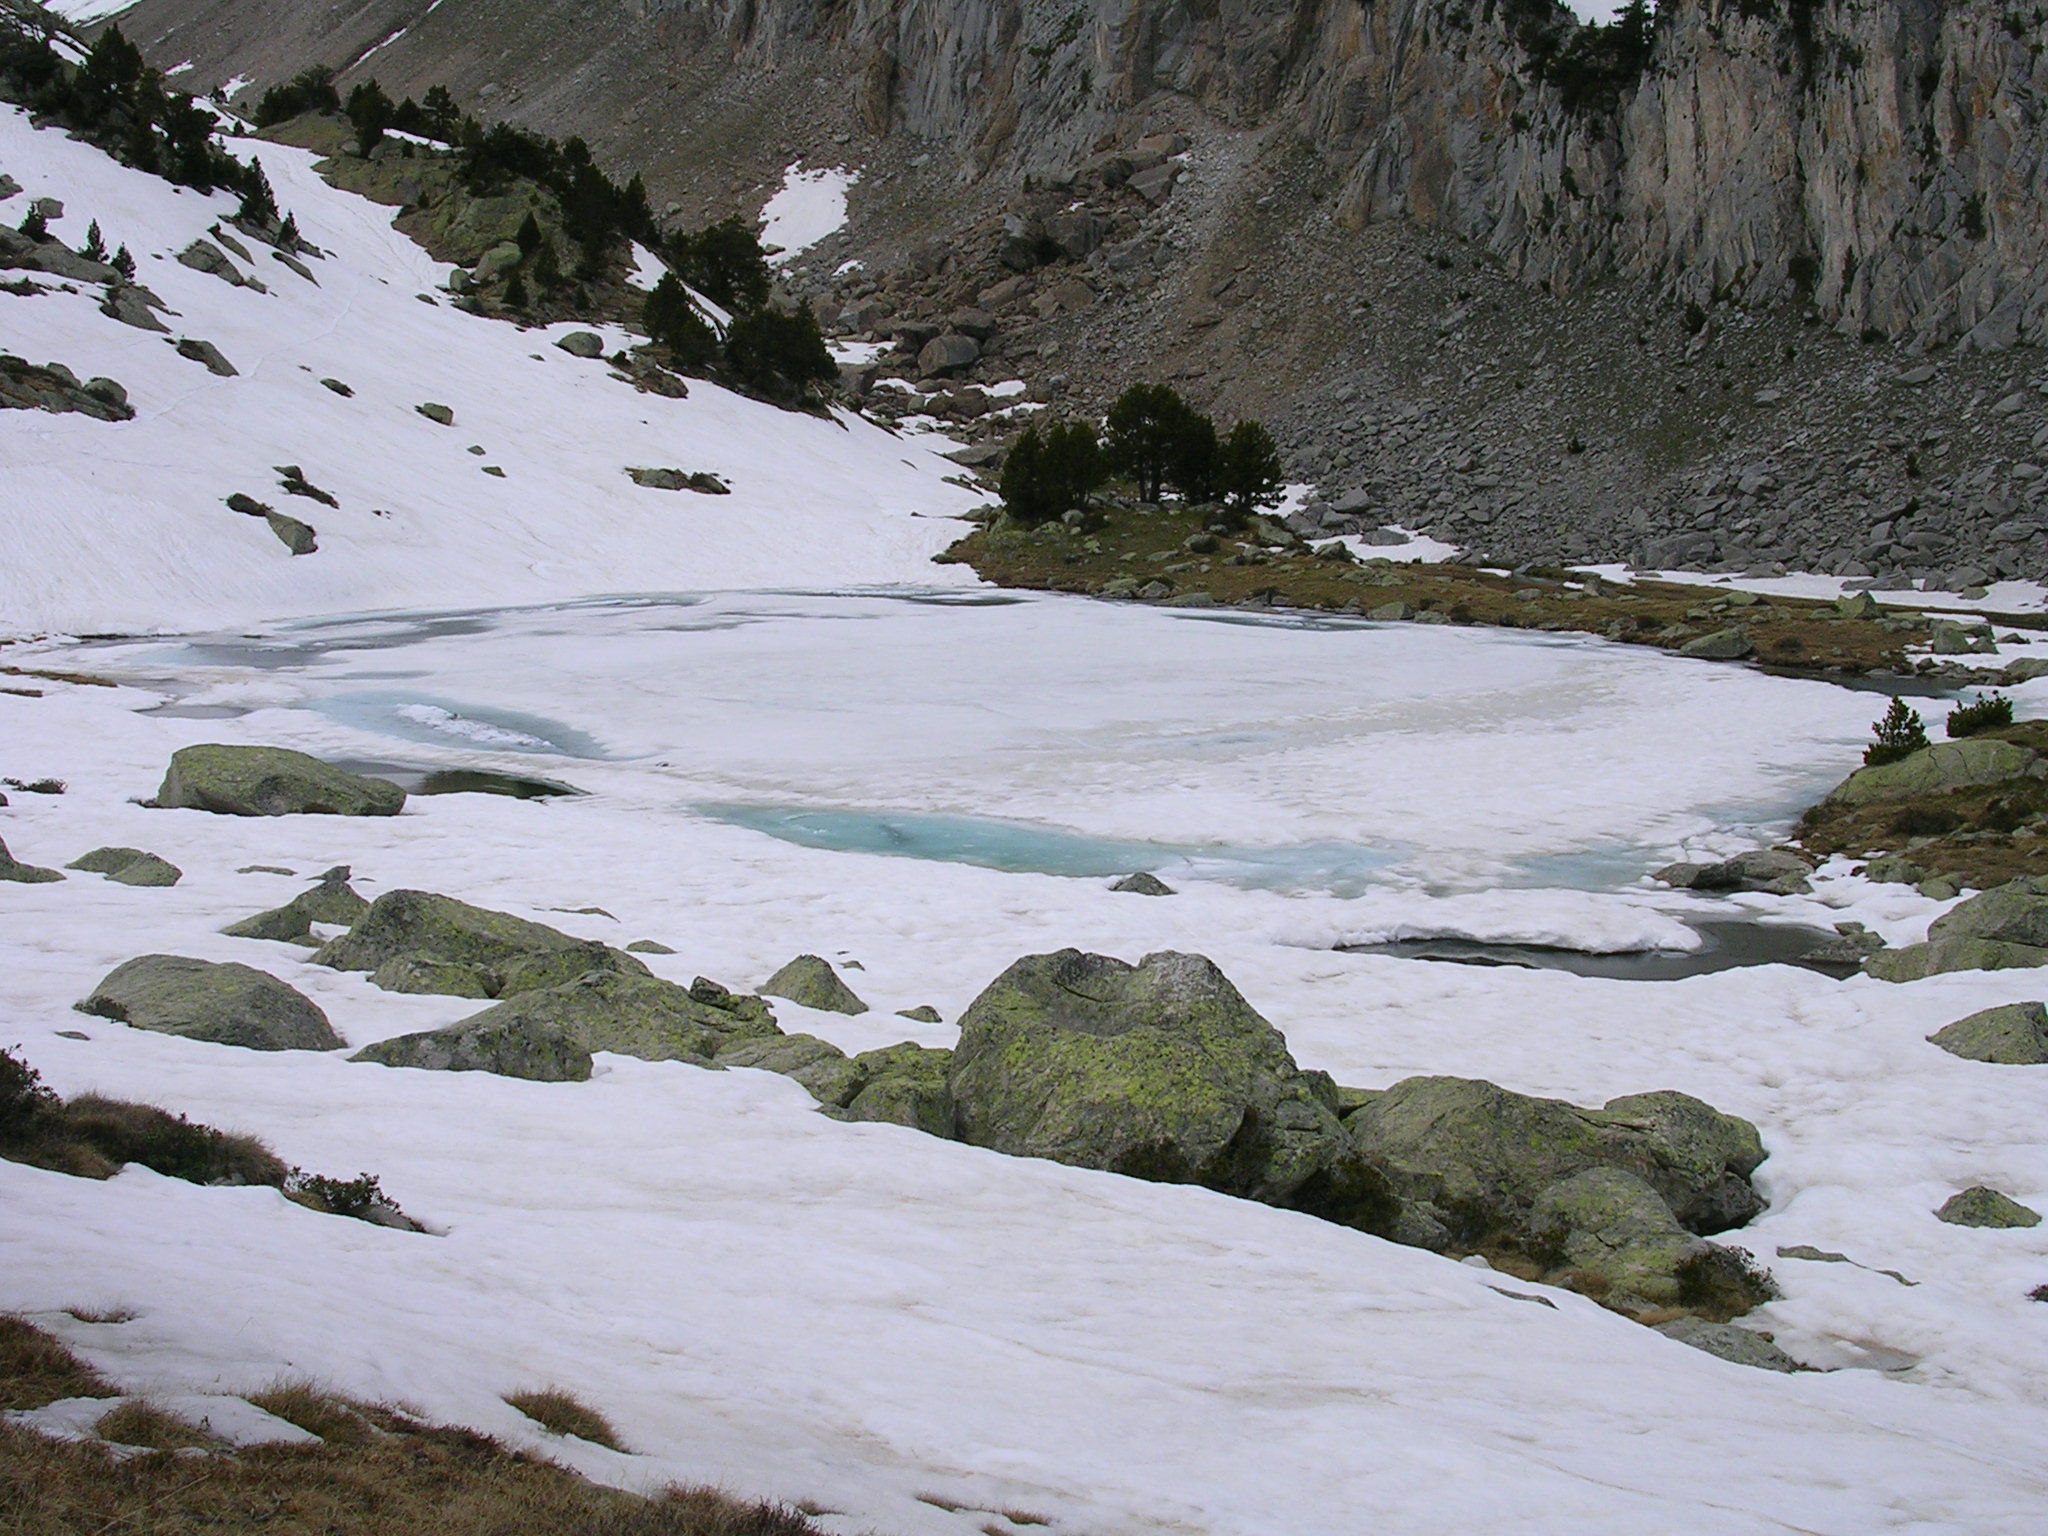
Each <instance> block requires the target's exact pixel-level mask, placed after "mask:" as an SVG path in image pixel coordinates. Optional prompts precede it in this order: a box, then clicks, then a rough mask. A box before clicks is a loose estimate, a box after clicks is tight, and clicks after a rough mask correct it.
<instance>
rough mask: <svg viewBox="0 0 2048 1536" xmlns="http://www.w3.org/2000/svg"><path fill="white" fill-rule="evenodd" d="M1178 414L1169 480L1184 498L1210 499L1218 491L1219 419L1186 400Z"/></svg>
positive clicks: (1167, 478) (1168, 482) (1167, 470)
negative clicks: (1216, 421) (1217, 449)
mask: <svg viewBox="0 0 2048 1536" xmlns="http://www.w3.org/2000/svg"><path fill="white" fill-rule="evenodd" d="M1176 414H1177V415H1178V417H1179V419H1178V421H1176V422H1175V424H1174V430H1173V442H1172V446H1171V448H1170V450H1169V451H1168V454H1167V465H1166V482H1167V484H1169V485H1171V486H1172V487H1173V488H1174V489H1175V490H1176V491H1178V492H1180V496H1181V499H1182V500H1183V501H1207V500H1208V499H1209V498H1210V497H1211V496H1213V495H1215V493H1216V490H1215V486H1216V423H1215V422H1213V421H1211V420H1210V419H1209V418H1208V417H1207V416H1204V415H1203V414H1202V413H1201V412H1200V411H1197V410H1195V409H1193V408H1192V407H1190V406H1188V405H1187V404H1186V403H1185V402H1183V403H1182V405H1181V408H1180V410H1179V411H1178V412H1177V413H1176Z"/></svg>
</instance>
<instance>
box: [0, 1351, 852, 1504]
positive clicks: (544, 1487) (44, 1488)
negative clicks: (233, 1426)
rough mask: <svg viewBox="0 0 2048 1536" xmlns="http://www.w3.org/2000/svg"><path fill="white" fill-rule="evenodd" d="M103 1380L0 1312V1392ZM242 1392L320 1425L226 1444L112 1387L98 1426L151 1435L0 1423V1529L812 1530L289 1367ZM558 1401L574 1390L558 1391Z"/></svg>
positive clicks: (85, 1392) (22, 1403) (79, 1391)
mask: <svg viewBox="0 0 2048 1536" xmlns="http://www.w3.org/2000/svg"><path fill="white" fill-rule="evenodd" d="M111 1393H112V1389H111V1388H110V1387H108V1386H107V1385H106V1383H105V1382H103V1381H101V1380H100V1379H99V1378H98V1377H97V1376H95V1375H94V1374H93V1373H92V1372H91V1370H90V1369H89V1368H88V1367H86V1366H85V1365H83V1364H82V1363H80V1362H79V1361H78V1360H77V1359H76V1358H75V1357H73V1356H72V1355H71V1353H70V1352H69V1351H68V1350H66V1349H65V1348H64V1346H63V1345H62V1344H60V1343H58V1342H57V1341H56V1340H55V1339H53V1338H51V1337H49V1335H47V1334H45V1333H42V1332H41V1331H40V1330H38V1329H36V1328H34V1327H33V1326H31V1325H30V1324H28V1323H25V1322H22V1321H21V1320H20V1319H18V1318H8V1317H0V1406H6V1407H10V1408H31V1407H40V1406H42V1405H43V1404H44V1403H48V1402H55V1401H56V1400H57V1399H59V1398H63V1397H79V1396H107V1395H111ZM250 1401H252V1402H254V1403H256V1404H257V1405H258V1406H259V1407H262V1408H264V1409H266V1410H267V1411H269V1412H271V1413H275V1414H277V1416H278V1417H279V1418H283V1419H287V1420H289V1421H291V1422H292V1423H295V1424H298V1425H299V1426H300V1427H301V1428H304V1429H307V1430H309V1431H311V1432H312V1433H314V1434H328V1435H330V1438H328V1439H327V1440H325V1441H324V1443H321V1444H318V1445H305V1446H256V1447H251V1448H248V1449H244V1450H240V1451H237V1452H235V1453H234V1454H233V1455H223V1454H198V1455H195V1454H192V1452H191V1450H189V1449H187V1450H185V1452H184V1454H175V1452H176V1451H177V1450H178V1449H179V1448H180V1447H191V1446H193V1445H195V1444H198V1445H204V1444H205V1443H206V1442H205V1437H204V1436H203V1435H202V1434H201V1432H200V1431H198V1430H196V1429H195V1428H194V1427H193V1426H191V1425H189V1424H184V1423H182V1422H181V1421H179V1420H177V1419H175V1418H173V1417H171V1416H170V1415H169V1414H166V1413H164V1412H162V1411H161V1410H160V1409H155V1408H152V1407H150V1406H149V1405H148V1404H146V1403H141V1402H124V1403H122V1404H120V1405H119V1406H117V1407H115V1408H113V1409H112V1410H111V1411H110V1412H109V1413H108V1414H107V1415H106V1416H105V1418H104V1419H103V1420H102V1421H101V1426H100V1427H101V1431H102V1433H104V1434H105V1435H107V1436H108V1438H110V1439H114V1440H118V1441H119V1442H121V1443H122V1444H125V1445H143V1446H149V1447H152V1448H154V1449H156V1450H157V1452H158V1453H157V1454H153V1455H145V1456H134V1455H129V1456H121V1455H117V1454H116V1453H114V1452H112V1451H110V1450H109V1449H108V1448H107V1447H106V1446H104V1445H99V1444H94V1443H81V1442H76V1441H65V1440H52V1439H48V1438H46V1437H44V1436H42V1435H39V1434H36V1433H35V1432H33V1431H31V1430H27V1429H23V1428H21V1427H19V1426H17V1425H12V1424H5V1423H0V1531H4V1532H6V1533H7V1536H111V1533H114V1532H117V1531H118V1532H120V1533H121V1536H220V1533H222V1532H235V1531H256V1530H261V1531H263V1532H265V1533H266V1536H819V1533H818V1530H817V1528H816V1527H815V1526H813V1525H811V1524H810V1522H809V1521H807V1520H805V1519H804V1517H803V1516H802V1515H800V1514H798V1513H797V1512H796V1511H794V1510H790V1509H785V1508H782V1507H780V1506H778V1505H770V1504H747V1503H742V1502H739V1501H738V1500H734V1499H731V1498H728V1497H726V1496H725V1495H723V1494H721V1493H718V1492H716V1491H714V1490H711V1489H704V1488H692V1489H675V1490H671V1491H670V1492H668V1493H665V1494H662V1495H659V1496H658V1497H655V1498H651V1499H649V1498H641V1497H639V1496H637V1495H634V1494H629V1493H622V1492H620V1491H618V1490H617V1489H613V1488H601V1487H599V1486H597V1485H596V1484H594V1483H591V1482H587V1481H585V1480H584V1479H583V1478H581V1477H579V1476H577V1475H576V1474H575V1473H573V1472H570V1471H568V1470H567V1469H566V1468H563V1467H559V1466H556V1465H555V1464H554V1463H552V1462H549V1461H544V1460H541V1459H539V1458H537V1457H533V1456H528V1455H525V1454H522V1453H520V1452H517V1451H512V1450H509V1449H507V1448H506V1447H505V1446H503V1445H500V1444H499V1443H498V1442H496V1441H495V1440H491V1439H489V1438H487V1437H485V1436H483V1435H478V1434H473V1433H471V1432H469V1431H467V1430H461V1429H447V1428H441V1427H437V1426H433V1425H426V1424H420V1423H417V1422H415V1421H413V1420H411V1419H408V1418H406V1417H405V1416H403V1415H401V1414H397V1413H393V1412H391V1411H390V1410H388V1409H380V1408H373V1407H368V1406H365V1405H361V1404H353V1403H347V1402H344V1401H342V1400H340V1399H338V1398H336V1397H334V1396H333V1395H332V1394H330V1393H326V1392H322V1391H321V1390H320V1389H319V1388H318V1387H316V1386H313V1385H312V1384H310V1383H307V1382H303V1381H285V1382H279V1383H278V1384H276V1385H275V1386H273V1387H271V1388H269V1389H267V1390H266V1391H263V1392H260V1393H257V1394H256V1395H255V1396H253V1397H252V1398H251V1399H250ZM572 1401H573V1400H572Z"/></svg>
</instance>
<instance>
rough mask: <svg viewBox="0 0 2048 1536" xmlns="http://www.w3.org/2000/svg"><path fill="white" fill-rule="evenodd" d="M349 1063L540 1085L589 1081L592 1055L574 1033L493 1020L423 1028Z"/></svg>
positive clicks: (358, 1054) (366, 1051) (358, 1055)
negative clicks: (493, 1075)
mask: <svg viewBox="0 0 2048 1536" xmlns="http://www.w3.org/2000/svg"><path fill="white" fill-rule="evenodd" d="M349 1060H350V1061H364V1062H371V1063H374V1064H375V1065H377V1066H382V1067H417V1068H420V1069H422V1070H424V1071H430V1072H493V1073H496V1074H497V1075H498V1076H500V1077H523V1078H528V1079H530V1080H532V1081H534V1082H539V1083H581V1082H587V1081H589V1078H590V1072H591V1060H590V1052H589V1051H587V1050H585V1049H584V1048H583V1047H582V1046H580V1045H578V1044H577V1043H576V1041H575V1040H573V1039H572V1038H571V1037H570V1036H569V1034H568V1033H567V1032H566V1031H564V1030H561V1029H556V1028H553V1027H550V1026H548V1025H544V1024H536V1023H533V1022H531V1021H518V1022H515V1021H511V1020H494V1021H491V1022H488V1023H468V1024H458V1025H456V1026H454V1027H453V1028H451V1029H434V1030H424V1031H422V1032H420V1033H418V1034H412V1035H399V1036H396V1037H395V1038H393V1039H390V1040H380V1041H378V1042H377V1043H376V1044H375V1045H369V1046H365V1047H364V1048H363V1049H362V1050H360V1051H357V1052H356V1053H355V1055H353V1056H351V1057H350V1058H349Z"/></svg>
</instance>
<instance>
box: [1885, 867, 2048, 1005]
mask: <svg viewBox="0 0 2048 1536" xmlns="http://www.w3.org/2000/svg"><path fill="white" fill-rule="evenodd" d="M2038 965H2048V878H2044V877H2042V876H2039V875H2023V876H2021V877H2020V878H2019V879H2017V880H2010V881H2007V882H2006V883H2005V884H2004V885H2000V886H1995V887H1993V888H1992V889H1991V890H1988V891H1985V892H1983V893H1982V894H1980V895H1976V896H1972V897H1971V898H1970V899H1969V900H1968V901H1966V902H1963V903H1962V904H1961V905H1960V906H1957V907H1955V908H1953V909H1951V910H1950V911H1948V912H1944V913H1943V914H1942V915H1941V916H1940V917H1938V918H1936V919H1935V920H1934V921H1933V922H1932V923H1930V924H1929V925H1928V928H1927V942H1926V943H1925V944H1908V945H1906V946H1904V947H1903V948H1900V949H1895V950H1881V951H1879V952H1878V953H1877V954H1875V955H1872V956H1871V957H1870V959H1869V960H1868V961H1866V962H1865V963H1864V967H1863V968H1864V971H1865V972H1866V973H1867V974H1869V975H1872V976H1875V977H1877V978H1879V979H1880V980H1882V981H1918V980H1919V979H1920V978H1921V977H1923V976H1935V975H1939V974H1941V973H1943V972H1947V971H2005V970H2019V969H2025V968H2028V967H2032V966H2038Z"/></svg>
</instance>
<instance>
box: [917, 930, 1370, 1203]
mask: <svg viewBox="0 0 2048 1536" xmlns="http://www.w3.org/2000/svg"><path fill="white" fill-rule="evenodd" d="M950 1086H951V1091H952V1098H953V1105H954V1115H955V1122H956V1134H957V1135H958V1136H959V1138H960V1139H961V1140H962V1141H966V1142H970V1143H972V1144H973V1145H975V1146H980V1147H990V1148H993V1149H994V1150H996V1151H999V1152H1008V1153H1012V1154H1015V1155H1018V1156H1023V1157H1044V1158H1049V1159H1051V1160H1052V1161H1054V1162H1061V1163H1070V1164H1073V1165H1074V1166H1077V1167H1082V1168H1099V1169H1105V1170H1108V1171H1110V1172H1114V1173H1124V1174H1129V1175H1132V1176H1134V1177H1137V1178H1143V1179H1152V1180H1157V1181H1160V1182H1164V1183H1181V1184H1202V1185H1206V1186H1207V1187H1209V1188H1211V1189H1217V1190H1221V1191H1223V1192H1224V1193H1226V1194H1234V1195H1241V1196H1244V1197H1246V1198H1248V1199H1254V1200H1261V1201H1265V1202H1267V1203H1270V1204H1279V1205H1299V1206H1301V1207H1302V1208H1304V1209H1310V1210H1315V1211H1317V1212H1318V1213H1321V1214H1328V1215H1331V1216H1333V1217H1337V1218H1340V1219H1341V1218H1343V1217H1346V1216H1356V1215H1359V1214H1360V1213H1361V1212H1362V1211H1363V1210H1364V1209H1365V1208H1366V1207H1368V1206H1371V1205H1372V1204H1373V1203H1374V1202H1375V1201H1376V1200H1377V1198H1378V1195H1379V1188H1378V1182H1377V1180H1376V1179H1375V1178H1374V1177H1373V1175H1372V1174H1371V1173H1370V1172H1369V1171H1367V1170H1365V1169H1364V1168H1362V1167H1361V1166H1360V1164H1359V1159H1358V1158H1357V1156H1356V1154H1355V1151H1354V1149H1353V1148H1352V1146H1351V1144H1350V1142H1349V1139H1348V1138H1347V1137H1346V1136H1345V1135H1344V1131H1343V1127H1342V1125H1341V1123H1340V1122H1339V1120H1338V1117H1337V1096H1336V1090H1335V1088H1334V1086H1333V1085H1332V1084H1331V1083H1330V1080H1329V1079H1328V1078H1327V1077H1326V1076H1324V1075H1323V1074H1321V1073H1309V1072H1303V1071H1301V1070H1300V1069H1299V1068H1298V1067H1297V1066H1296V1065H1295V1063H1294V1059H1293V1057H1292V1056H1291V1055H1290V1054H1289V1053H1288V1050H1287V1042H1286V1041H1285V1040H1284V1039H1283V1038H1282V1037H1281V1035H1280V1032H1279V1031H1278V1030H1276V1029H1274V1028H1273V1026H1272V1025H1270V1024H1268V1023H1267V1022H1266V1021H1265V1020H1264V1019H1263V1018H1261V1017H1260V1016H1259V1015H1258V1013H1257V1012H1256V1011H1254V1010H1253V1008H1252V1007H1251V1005H1250V1004H1249V1003H1247V1002H1246V1001H1245V1000H1244V998H1243V996H1242V995H1241V994H1240V993H1239V992H1238V990H1237V989H1236V988H1235V987H1234V986H1232V985H1231V984H1230V981H1229V979H1228V978H1226V977H1225V976H1224V975H1223V973H1222V972H1221V971H1219V970H1218V969H1217V968H1216V967H1215V965H1213V964H1212V963H1211V962H1210V961H1208V960H1207V959H1205V958H1203V957H1202V956H1200V955H1188V954H1177V953H1173V952H1166V953H1161V954H1155V955H1148V956H1146V957H1145V959H1144V960H1142V961H1141V962H1140V963H1139V964H1137V965H1135V966H1133V965H1128V964H1126V963H1124V962H1123V961H1121V960H1116V959H1112V958H1110V957H1109V956H1105V955H1089V954H1083V953H1081V952H1080V951H1078V950H1072V949H1068V950H1061V951H1059V952H1058V953H1056V954H1050V955H1029V956H1026V957H1025V958H1024V959H1022V960H1019V961H1017V962H1016V963H1015V964H1013V965H1012V966H1011V967H1010V968H1009V969H1008V970H1006V971H1004V972H1003V974H1002V975H1001V976H999V977H997V978H996V980H995V981H993V982H991V983H990V984H989V986H988V987H987V988H986V989H985V990H984V991H983V992H982V993H981V995H980V996H979V997H977V998H976V999H975V1000H974V1002H973V1003H972V1004H970V1005H969V1007H968V1009H967V1011H966V1012H965V1013H963V1014H962V1015H961V1016H960V1041H959V1044H958V1046H957V1047H956V1048H955V1050H954V1053H953V1061H952V1064H951V1071H950Z"/></svg>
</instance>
